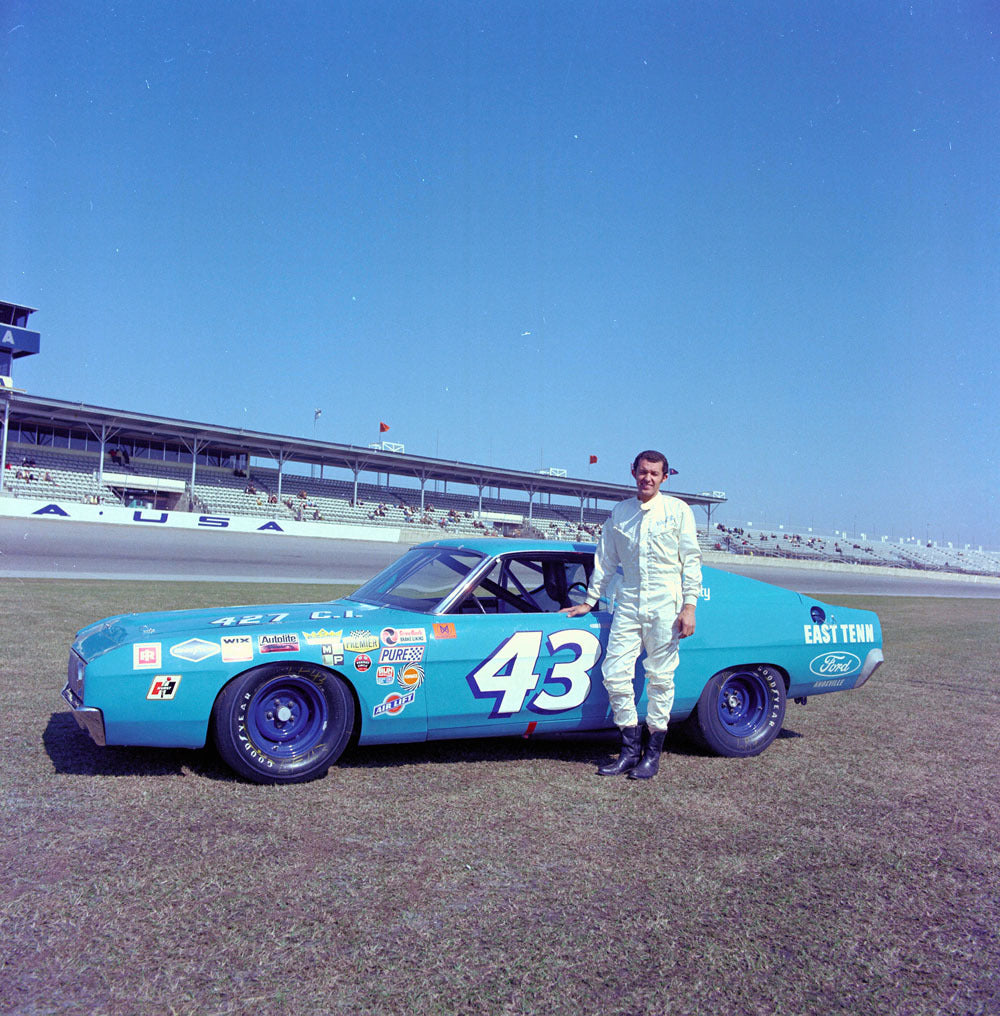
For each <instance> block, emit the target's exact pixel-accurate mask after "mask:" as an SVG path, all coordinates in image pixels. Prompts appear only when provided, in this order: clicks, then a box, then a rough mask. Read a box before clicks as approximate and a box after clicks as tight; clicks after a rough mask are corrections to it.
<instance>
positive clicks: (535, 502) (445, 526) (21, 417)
mask: <svg viewBox="0 0 1000 1016" xmlns="http://www.w3.org/2000/svg"><path fill="white" fill-rule="evenodd" d="M32 312H33V311H32V308H29V307H23V306H20V305H16V304H7V303H2V302H0V325H2V326H3V328H4V331H3V333H2V335H0V339H2V342H0V372H2V374H3V381H4V383H3V384H2V385H0V403H2V406H3V431H2V440H0V473H2V483H0V497H7V498H10V497H13V498H31V499H43V500H47V501H64V502H78V503H83V504H117V505H123V506H126V507H134V508H137V509H146V508H149V509H158V510H160V511H165V510H169V511H175V512H195V513H198V514H200V515H206V516H213V517H215V516H247V517H251V518H258V519H266V520H274V521H276V522H279V523H280V522H281V521H282V520H295V521H297V522H301V523H314V524H315V525H316V526H318V527H320V526H323V525H329V524H337V525H348V526H358V527H367V528H368V529H369V530H370V528H371V527H372V526H382V525H384V526H391V527H394V528H396V529H400V530H404V531H407V532H409V533H412V535H413V537H414V539H427V538H432V537H434V536H441V535H449V536H461V535H470V536H471V535H479V536H482V535H500V536H517V535H529V534H531V535H535V536H539V537H543V538H549V539H562V540H584V541H592V540H594V539H596V537H597V535H598V533H599V531H600V526H601V524H602V523H603V522H604V520H605V519H606V518H607V515H608V513H609V511H610V509H611V507H612V506H613V505H614V504H615V503H616V502H618V501H620V500H622V499H623V498H625V497H628V496H630V495H631V494H632V493H634V488H633V487H632V486H631V485H622V484H612V483H606V482H603V481H593V480H585V479H580V478H574V477H568V476H566V475H565V473H564V471H556V470H549V471H546V472H545V473H530V472H523V471H519V470H511V469H502V468H496V467H492V466H483V465H479V464H475V463H464V462H452V461H447V460H442V459H434V458H428V457H425V456H419V455H407V454H406V453H405V452H404V451H403V450H402V449H401V447H399V446H388V445H385V446H380V447H379V446H376V447H368V448H362V447H357V446H354V445H344V444H336V443H331V442H322V441H316V440H308V439H304V438H294V437H288V436H283V435H277V434H265V433H259V432H254V431H247V430H245V429H242V428H240V429H236V428H229V427H222V426H218V425H212V424H204V423H195V422H192V421H185V420H176V419H170V418H165V417H156V416H151V415H147V414H142V413H134V412H128V411H124V410H114V409H105V408H101V407H97V406H87V405H84V404H82V403H75V402H65V401H60V400H56V399H46V398H40V397H37V396H32V395H28V394H25V393H23V392H20V391H18V390H17V389H16V388H15V387H14V386H13V380H12V377H11V371H12V364H13V362H14V360H15V359H17V358H19V357H21V356H27V355H32V354H34V353H37V352H38V347H39V340H38V334H37V333H35V332H30V331H28V330H27V328H26V327H25V326H26V324H27V320H28V317H29V316H30V314H31V313H32ZM303 470H307V471H308V475H306V474H305V473H303ZM363 477H365V478H366V479H363ZM372 479H374V481H375V482H371V480H372ZM449 484H450V487H451V489H450V490H449ZM671 493H672V494H674V495H675V496H676V497H680V498H681V499H683V500H684V501H686V502H688V503H689V504H690V505H691V506H692V507H694V508H696V509H700V510H702V511H703V512H704V526H703V527H699V541H700V543H701V545H702V548H703V549H704V550H705V551H707V552H714V553H717V554H720V555H725V554H735V555H751V554H752V555H754V556H756V557H766V558H783V559H787V560H800V561H823V562H838V563H843V564H848V565H879V566H883V567H891V568H908V569H920V570H925V571H926V570H930V571H941V572H960V573H967V574H971V575H1000V552H995V551H983V550H982V549H981V548H980V549H978V550H973V549H971V548H968V547H966V548H963V549H956V548H953V547H951V546H947V547H942V546H940V545H938V544H935V543H932V542H930V541H928V542H927V543H926V544H919V543H917V542H916V541H913V540H910V541H902V540H901V541H899V542H898V543H892V542H890V541H888V540H885V539H883V540H881V541H872V540H865V539H862V540H857V539H849V538H846V537H845V536H843V535H842V534H834V535H833V536H820V535H814V534H811V533H810V534H809V535H808V536H807V537H803V536H801V535H798V534H790V533H785V532H774V531H770V532H768V531H755V532H753V533H752V534H751V533H749V532H748V531H746V530H744V529H742V528H733V527H728V526H726V525H723V524H722V523H719V522H716V523H715V525H713V523H712V513H713V510H715V509H717V508H718V507H719V506H720V505H721V504H724V503H725V501H726V496H725V494H722V493H720V492H711V493H701V494H689V493H682V492H677V491H671ZM696 517H697V512H696ZM317 532H319V530H317Z"/></svg>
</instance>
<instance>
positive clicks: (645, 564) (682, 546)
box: [562, 450, 701, 779]
mask: <svg viewBox="0 0 1000 1016" xmlns="http://www.w3.org/2000/svg"><path fill="white" fill-rule="evenodd" d="M668 475H669V467H668V465H667V459H666V456H664V455H663V454H662V452H657V451H652V450H650V451H644V452H640V453H639V454H638V455H637V456H636V457H635V461H634V462H633V463H632V477H633V479H634V480H635V486H636V496H635V497H632V498H629V499H628V500H627V501H623V502H621V503H620V504H618V505H616V506H615V508H614V509H613V510H612V512H611V515H610V516H609V518H608V520H607V521H606V522H605V523H604V527H603V528H602V530H601V538H600V541H599V542H598V545H597V553H596V554H595V556H594V570H593V573H592V574H591V577H590V585H589V586H588V588H587V595H586V599H585V601H584V602H583V603H581V604H578V605H576V606H573V607H564V608H563V611H562V612H563V613H565V614H567V615H568V616H570V617H579V616H581V615H583V614H586V613H588V612H589V611H591V610H593V609H594V607H595V606H597V603H598V601H599V600H600V599H601V597H602V596H603V595H604V593H605V592H606V590H607V589H608V587H609V585H610V583H611V580H612V579H613V578H614V576H615V573H616V571H617V569H618V567H619V565H620V566H621V568H622V570H623V572H624V583H623V584H622V586H621V590H620V592H619V594H618V600H617V603H616V604H615V610H614V617H613V619H612V622H611V633H610V637H609V639H608V648H607V655H606V656H605V659H604V665H603V670H604V685H605V687H606V688H607V690H608V697H609V699H610V700H611V708H612V711H613V713H614V720H615V724H616V726H617V727H618V728H619V730H621V738H622V750H621V754H620V755H619V758H618V760H617V761H616V762H612V763H609V764H608V765H605V766H601V768H600V769H598V772H599V773H600V774H601V775H602V776H615V775H618V774H620V773H629V775H630V778H633V779H650V778H652V777H653V776H655V775H656V773H657V771H658V769H659V764H660V753H661V751H662V750H663V742H664V739H665V738H666V734H667V725H668V722H669V720H670V710H671V707H672V706H673V700H674V671H675V670H676V669H677V663H678V659H679V655H678V648H679V640H680V639H682V638H686V637H687V636H689V635H692V634H694V629H695V607H696V606H697V603H698V596H699V595H700V593H701V550H700V549H699V547H698V531H697V528H696V526H695V521H694V514H693V512H692V511H691V508H690V506H688V505H687V504H685V503H684V502H683V501H680V500H679V499H677V498H674V497H670V496H669V495H664V494H661V493H660V485H661V484H662V483H663V481H664V480H665V479H666V478H667V476H668ZM640 561H641V562H642V565H641V569H640ZM643 648H645V649H646V664H645V669H646V675H647V678H648V681H649V684H648V696H649V710H648V714H647V716H646V726H647V727H648V729H649V744H648V746H647V748H646V751H645V753H644V754H643V753H642V751H641V745H642V737H641V732H640V729H639V719H638V715H637V713H636V708H635V693H634V690H633V686H632V682H633V678H634V675H635V664H636V660H637V659H638V658H639V654H640V653H641V652H642V650H643ZM640 756H641V757H642V761H640Z"/></svg>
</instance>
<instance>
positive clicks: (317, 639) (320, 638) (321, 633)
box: [302, 628, 344, 652]
mask: <svg viewBox="0 0 1000 1016" xmlns="http://www.w3.org/2000/svg"><path fill="white" fill-rule="evenodd" d="M343 634H344V633H343V631H330V630H329V629H327V628H317V629H316V630H315V631H304V632H303V633H302V637H303V638H304V639H305V640H306V642H307V643H308V644H309V645H311V646H322V645H325V644H326V643H329V642H341V635H343ZM338 652H343V649H340V650H338Z"/></svg>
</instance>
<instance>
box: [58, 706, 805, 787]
mask: <svg viewBox="0 0 1000 1016" xmlns="http://www.w3.org/2000/svg"><path fill="white" fill-rule="evenodd" d="M801 736H802V735H801V734H799V733H796V732H795V731H793V730H787V729H783V730H782V731H781V733H779V734H778V740H783V739H787V738H799V737H801ZM42 742H43V744H44V746H45V752H46V754H47V755H48V757H49V759H50V760H51V762H52V765H53V767H54V768H55V771H56V772H57V773H62V774H66V775H71V776H181V777H183V776H189V775H194V776H200V777H204V778H205V779H209V780H219V781H222V782H227V783H231V782H243V781H242V780H240V778H239V777H238V776H237V775H236V774H235V773H234V772H233V771H232V770H231V769H230V768H229V767H228V766H227V765H225V763H223V762H222V760H221V759H220V758H219V757H218V755H217V754H216V753H215V750H214V748H212V747H211V746H206V747H205V748H201V749H187V748H144V747H122V746H110V747H103V748H102V747H101V746H99V745H97V744H95V743H94V742H93V741H92V740H91V738H90V736H89V735H88V734H86V733H85V732H84V731H83V730H81V729H80V727H79V726H78V725H77V722H76V720H74V719H73V716H72V714H71V713H53V714H52V715H51V716H50V717H49V722H48V723H47V724H46V727H45V730H44V732H43V734H42ZM619 745H620V741H619V737H618V732H617V731H616V730H598V731H582V732H580V731H568V732H565V733H558V734H537V735H533V736H531V737H480V738H464V739H450V740H443V741H417V742H411V743H408V744H377V745H365V746H363V747H361V746H358V745H354V746H352V747H349V748H348V749H347V751H346V752H345V753H344V754H343V755H342V756H341V757H340V759H339V760H338V761H337V762H336V763H334V765H335V766H336V767H337V768H339V769H389V768H394V767H401V766H419V765H456V764H463V763H469V762H473V763H474V762H484V763H485V762H500V763H504V762H510V763H518V762H525V761H539V762H541V761H561V762H570V763H574V764H579V765H587V766H599V765H603V764H604V763H605V762H607V761H608V760H609V759H612V758H614V757H615V756H616V755H617V754H618V750H619ZM664 751H665V753H666V754H668V755H673V756H679V757H689V758H711V757H714V756H713V755H712V753H711V752H709V751H707V750H706V749H704V748H702V747H700V746H699V745H698V744H696V743H695V742H694V741H692V740H690V739H689V738H688V737H687V735H686V734H685V733H684V731H683V730H680V729H673V728H672V729H671V731H670V733H669V734H668V735H667V741H666V744H665V745H664Z"/></svg>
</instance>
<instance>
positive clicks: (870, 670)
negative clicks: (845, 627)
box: [854, 649, 883, 688]
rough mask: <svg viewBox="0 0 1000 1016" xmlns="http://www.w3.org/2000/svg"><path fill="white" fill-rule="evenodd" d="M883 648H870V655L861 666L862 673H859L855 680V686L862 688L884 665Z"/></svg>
mask: <svg viewBox="0 0 1000 1016" xmlns="http://www.w3.org/2000/svg"><path fill="white" fill-rule="evenodd" d="M882 660H883V657H882V650H881V649H870V650H869V651H868V655H867V656H866V657H865V662H864V666H863V667H862V668H861V673H860V674H858V679H857V680H856V681H855V682H854V687H855V688H860V687H861V686H862V685H863V684H864V683H865V681H867V680H868V678H869V677H871V676H872V674H874V673H875V671H876V670H878V668H879V667H881V666H882Z"/></svg>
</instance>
